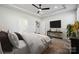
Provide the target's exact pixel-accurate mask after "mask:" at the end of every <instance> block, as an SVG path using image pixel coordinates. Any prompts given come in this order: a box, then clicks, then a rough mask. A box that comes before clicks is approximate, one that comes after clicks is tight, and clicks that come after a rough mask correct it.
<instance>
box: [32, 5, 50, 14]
mask: <svg viewBox="0 0 79 59" xmlns="http://www.w3.org/2000/svg"><path fill="white" fill-rule="evenodd" d="M32 5H33V6H34V7H36V8H37V9H38V11H37V13H40V12H41V11H42V10H49V9H50V8H42V7H41V6H42V4H39V5H38V6H36V5H35V4H32Z"/></svg>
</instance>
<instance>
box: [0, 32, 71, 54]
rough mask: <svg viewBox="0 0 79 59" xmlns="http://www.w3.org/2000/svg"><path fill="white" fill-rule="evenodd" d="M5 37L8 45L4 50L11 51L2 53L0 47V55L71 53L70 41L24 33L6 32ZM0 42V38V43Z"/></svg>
mask: <svg viewBox="0 0 79 59" xmlns="http://www.w3.org/2000/svg"><path fill="white" fill-rule="evenodd" d="M0 33H1V32H0ZM2 33H4V32H2ZM5 33H6V32H5ZM1 35H2V34H1ZM5 36H6V37H7V39H8V41H7V42H9V44H8V45H6V49H11V50H9V51H7V52H6V51H3V48H1V47H2V46H1V47H0V50H1V51H0V53H1V54H70V53H71V44H70V41H66V40H63V39H62V40H61V39H56V38H53V39H50V38H49V37H48V36H46V35H40V34H35V33H26V32H23V33H17V32H14V33H11V32H7V33H6V34H5ZM1 37H2V36H1ZM2 41H3V40H2ZM2 41H1V38H0V42H2ZM4 41H5V40H4ZM9 45H11V46H9Z"/></svg>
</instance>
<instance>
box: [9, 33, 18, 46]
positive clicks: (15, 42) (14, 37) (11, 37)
mask: <svg viewBox="0 0 79 59" xmlns="http://www.w3.org/2000/svg"><path fill="white" fill-rule="evenodd" d="M8 37H9V40H10V42H11V43H12V45H13V46H14V47H15V48H18V46H19V39H18V37H17V35H16V34H15V33H8Z"/></svg>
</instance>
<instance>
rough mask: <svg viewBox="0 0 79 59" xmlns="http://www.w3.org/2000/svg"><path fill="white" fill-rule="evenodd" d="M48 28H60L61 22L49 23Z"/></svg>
mask: <svg viewBox="0 0 79 59" xmlns="http://www.w3.org/2000/svg"><path fill="white" fill-rule="evenodd" d="M50 28H61V20H57V21H50Z"/></svg>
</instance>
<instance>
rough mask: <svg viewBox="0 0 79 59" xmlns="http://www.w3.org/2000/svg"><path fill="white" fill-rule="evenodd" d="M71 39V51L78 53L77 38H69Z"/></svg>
mask: <svg viewBox="0 0 79 59" xmlns="http://www.w3.org/2000/svg"><path fill="white" fill-rule="evenodd" d="M70 40H71V47H72V50H71V53H72V54H79V38H70Z"/></svg>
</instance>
